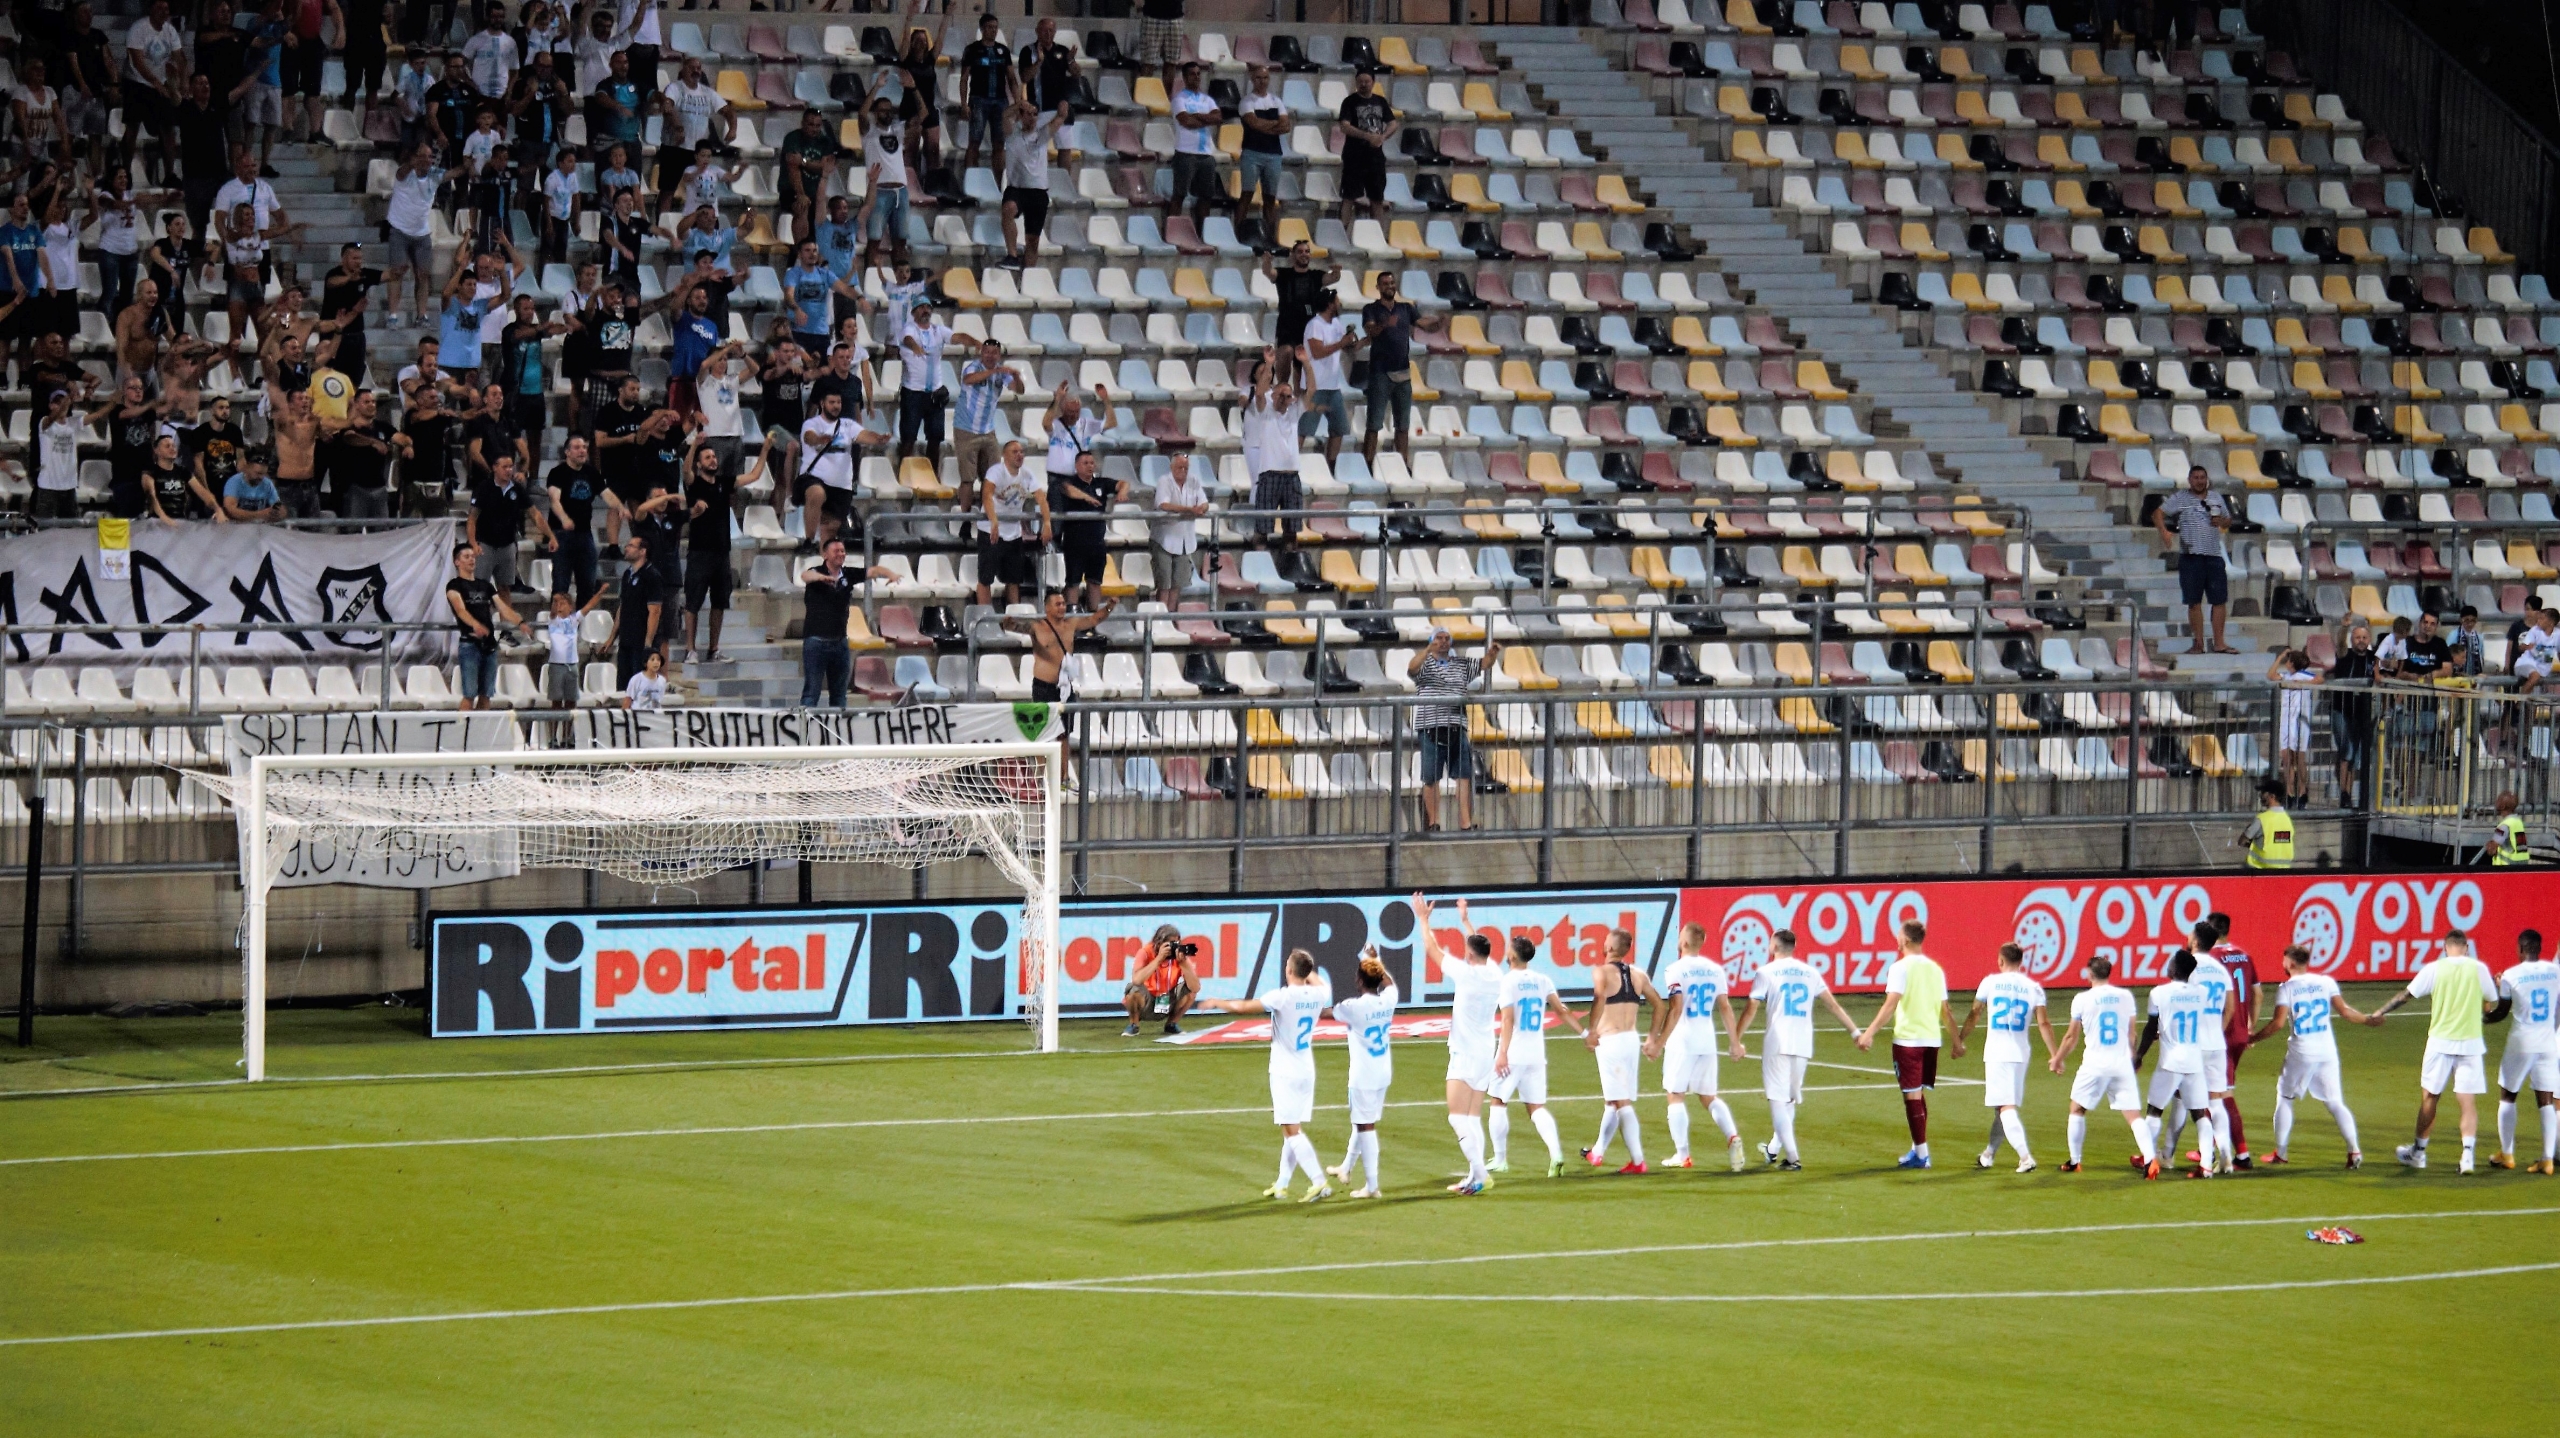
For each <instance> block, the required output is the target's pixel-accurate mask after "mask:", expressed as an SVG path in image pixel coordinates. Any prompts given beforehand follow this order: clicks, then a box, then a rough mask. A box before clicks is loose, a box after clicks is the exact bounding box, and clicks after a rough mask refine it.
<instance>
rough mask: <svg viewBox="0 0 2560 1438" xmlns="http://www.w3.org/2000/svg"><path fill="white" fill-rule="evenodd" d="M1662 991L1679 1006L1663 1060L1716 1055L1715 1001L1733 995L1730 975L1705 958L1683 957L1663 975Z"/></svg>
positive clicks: (1717, 1039)
mask: <svg viewBox="0 0 2560 1438" xmlns="http://www.w3.org/2000/svg"><path fill="white" fill-rule="evenodd" d="M1661 988H1662V992H1663V993H1664V994H1666V995H1668V996H1670V998H1671V999H1672V1001H1673V1002H1675V1003H1677V1004H1678V1005H1679V1006H1680V1022H1679V1023H1678V1024H1676V1025H1675V1026H1673V1028H1672V1030H1671V1037H1670V1039H1669V1040H1668V1041H1667V1042H1666V1043H1665V1044H1664V1045H1663V1057H1664V1060H1665V1061H1666V1062H1669V1061H1671V1060H1673V1059H1676V1058H1678V1057H1680V1056H1682V1055H1686V1054H1711V1053H1714V1052H1716V1050H1717V1049H1718V1048H1719V1047H1721V1044H1720V1042H1719V1040H1720V1038H1721V1036H1720V1035H1719V1034H1717V1032H1716V1000H1718V999H1721V998H1724V997H1725V996H1726V995H1727V994H1729V993H1731V992H1732V990H1733V975H1732V974H1731V973H1730V972H1728V971H1727V970H1726V968H1725V966H1724V965H1723V964H1721V963H1718V962H1717V961H1715V960H1714V959H1711V958H1708V957H1707V956H1706V955H1704V954H1684V955H1682V956H1681V957H1680V958H1679V959H1678V960H1676V961H1674V962H1673V963H1672V965H1671V967H1670V968H1669V969H1668V970H1666V971H1665V972H1664V973H1663V975H1662V984H1661Z"/></svg>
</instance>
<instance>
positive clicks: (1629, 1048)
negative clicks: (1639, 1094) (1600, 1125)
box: [1599, 1029, 1644, 1103]
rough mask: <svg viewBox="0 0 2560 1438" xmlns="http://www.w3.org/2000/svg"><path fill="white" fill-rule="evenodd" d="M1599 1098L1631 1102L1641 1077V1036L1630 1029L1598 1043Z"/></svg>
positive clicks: (1614, 1101) (1642, 1040) (1609, 1036)
mask: <svg viewBox="0 0 2560 1438" xmlns="http://www.w3.org/2000/svg"><path fill="white" fill-rule="evenodd" d="M1599 1058H1600V1097H1601V1098H1603V1099H1605V1100H1608V1101H1609V1102H1612V1103H1633V1102H1635V1097H1636V1088H1637V1086H1638V1084H1639V1083H1640V1081H1641V1080H1642V1078H1643V1073H1642V1066H1643V1061H1644V1036H1643V1035H1641V1034H1639V1033H1637V1032H1636V1031H1635V1030H1633V1029H1629V1030H1627V1031H1626V1032H1625V1033H1619V1034H1610V1035H1608V1036H1606V1037H1604V1038H1602V1039H1601V1040H1600V1049H1599Z"/></svg>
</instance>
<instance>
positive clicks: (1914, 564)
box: [1893, 544, 1947, 586]
mask: <svg viewBox="0 0 2560 1438" xmlns="http://www.w3.org/2000/svg"><path fill="white" fill-rule="evenodd" d="M1893 567H1894V568H1896V569H1898V570H1900V571H1902V577H1903V578H1905V579H1908V580H1910V581H1911V582H1912V583H1914V584H1926V585H1931V586H1944V585H1945V584H1946V583H1947V577H1946V576H1945V575H1943V574H1940V573H1939V572H1938V571H1937V568H1936V567H1935V566H1933V565H1931V564H1930V563H1929V551H1928V550H1926V549H1923V548H1921V547H1920V546H1919V545H1916V544H1898V545H1895V546H1894V550H1893Z"/></svg>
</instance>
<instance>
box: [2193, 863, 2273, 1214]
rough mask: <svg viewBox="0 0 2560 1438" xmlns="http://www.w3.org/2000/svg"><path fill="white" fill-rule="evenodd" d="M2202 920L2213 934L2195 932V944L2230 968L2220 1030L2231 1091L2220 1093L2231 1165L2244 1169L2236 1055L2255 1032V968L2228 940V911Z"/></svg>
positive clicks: (2245, 1136)
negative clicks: (2226, 1007) (2226, 1005)
mask: <svg viewBox="0 0 2560 1438" xmlns="http://www.w3.org/2000/svg"><path fill="white" fill-rule="evenodd" d="M2204 922H2205V924H2210V925H2212V926H2213V937H2212V938H2211V939H2210V940H2209V941H2208V940H2207V939H2206V938H2205V936H2204V935H2203V934H2201V933H2199V934H2197V935H2196V939H2197V941H2198V943H2199V945H2201V946H2203V947H2202V952H2204V953H2205V954H2207V955H2208V956H2209V957H2211V958H2213V959H2214V960H2215V961H2217V962H2218V963H2220V964H2221V965H2222V966H2223V967H2224V968H2226V969H2229V970H2230V971H2231V987H2232V996H2231V1000H2232V1001H2231V1007H2230V1009H2229V1010H2228V1011H2227V1012H2226V1019H2227V1023H2226V1026H2225V1028H2224V1030H2223V1035H2224V1037H2223V1043H2224V1047H2225V1051H2226V1053H2227V1054H2228V1064H2229V1072H2227V1073H2225V1074H2224V1075H2223V1083H2224V1086H2225V1087H2227V1088H2229V1089H2230V1090H2231V1092H2229V1093H2227V1094H2225V1095H2224V1096H2223V1099H2222V1111H2223V1112H2224V1113H2225V1114H2226V1115H2228V1116H2229V1117H2230V1119H2231V1148H2232V1159H2231V1163H2232V1166H2233V1167H2234V1168H2247V1167H2249V1135H2248V1133H2247V1132H2246V1131H2245V1130H2244V1129H2242V1128H2241V1126H2240V1093H2239V1088H2240V1056H2241V1055H2242V1054H2244V1053H2247V1052H2248V1051H2249V1044H2250V1041H2251V1039H2252V1038H2254V1037H2255V1035H2256V1033H2257V1028H2258V971H2257V969H2256V967H2255V966H2254V965H2252V964H2251V963H2250V962H2249V955H2248V952H2247V951H2246V950H2244V949H2242V948H2241V947H2240V946H2239V945H2237V944H2234V943H2232V942H2231V916H2230V915H2229V914H2207V915H2206V916H2205V920H2204ZM2198 927H2199V928H2201V927H2203V925H2199V926H2198Z"/></svg>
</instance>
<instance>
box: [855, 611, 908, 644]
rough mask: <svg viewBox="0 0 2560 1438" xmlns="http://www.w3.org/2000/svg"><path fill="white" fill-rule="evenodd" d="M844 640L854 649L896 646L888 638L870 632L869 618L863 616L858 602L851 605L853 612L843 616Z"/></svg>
mask: <svg viewBox="0 0 2560 1438" xmlns="http://www.w3.org/2000/svg"><path fill="white" fill-rule="evenodd" d="M844 640H845V643H846V645H847V646H849V647H851V648H854V649H894V648H896V647H897V646H896V645H893V644H891V643H890V642H889V641H888V640H886V639H883V638H881V637H880V636H879V635H877V634H874V633H872V632H871V621H870V619H869V618H867V617H865V616H864V614H863V612H862V606H861V605H859V604H857V605H855V606H853V612H852V613H851V614H848V615H846V616H845V623H844Z"/></svg>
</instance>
